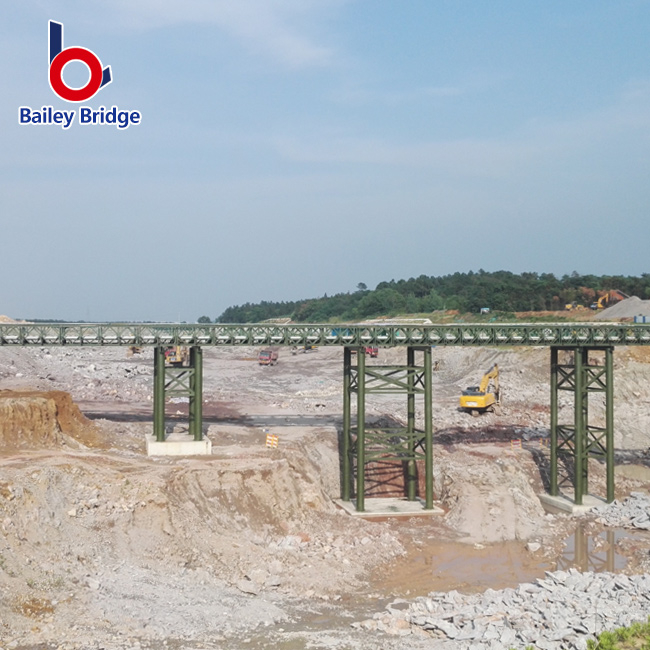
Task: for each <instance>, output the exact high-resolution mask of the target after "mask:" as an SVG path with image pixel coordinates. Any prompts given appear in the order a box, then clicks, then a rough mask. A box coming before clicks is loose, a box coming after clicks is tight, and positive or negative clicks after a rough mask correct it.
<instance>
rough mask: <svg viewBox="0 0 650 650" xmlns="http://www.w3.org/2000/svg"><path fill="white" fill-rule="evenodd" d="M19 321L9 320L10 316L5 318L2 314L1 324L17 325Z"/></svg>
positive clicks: (0, 317) (0, 315)
mask: <svg viewBox="0 0 650 650" xmlns="http://www.w3.org/2000/svg"><path fill="white" fill-rule="evenodd" d="M17 322H18V321H15V320H14V319H13V318H9V316H3V315H2V314H0V323H17Z"/></svg>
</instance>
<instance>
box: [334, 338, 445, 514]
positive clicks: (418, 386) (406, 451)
mask: <svg viewBox="0 0 650 650" xmlns="http://www.w3.org/2000/svg"><path fill="white" fill-rule="evenodd" d="M353 352H355V353H356V354H355V357H356V364H353V362H352V356H353ZM416 352H419V353H421V354H422V362H421V363H420V364H419V365H418V364H416ZM343 355H344V356H343V440H342V445H341V446H342V454H341V455H342V464H343V468H342V469H343V471H342V490H341V498H342V500H343V501H350V500H351V498H352V496H354V498H355V499H356V510H357V511H358V512H364V510H365V491H366V470H367V466H368V464H369V463H373V462H386V461H392V462H395V461H398V462H401V463H402V464H403V466H404V469H405V471H404V476H405V492H406V497H407V499H408V500H409V501H415V500H416V499H417V487H418V471H417V464H416V463H417V461H424V471H425V477H424V478H425V481H424V483H425V499H424V501H425V505H424V507H425V509H427V510H431V509H433V428H432V408H433V407H432V366H431V347H430V346H427V347H408V348H407V363H406V365H404V366H378V365H377V366H375V365H368V364H366V354H365V348H364V347H355V348H352V347H346V348H344V352H343ZM395 393H397V394H403V395H405V396H406V404H407V423H406V427H381V426H374V425H373V426H368V423H367V422H366V397H367V395H370V394H395ZM353 395H356V406H357V409H356V410H357V418H356V426H353V425H352V413H351V411H352V401H353ZM419 395H421V396H422V397H423V402H424V404H423V408H424V431H418V430H417V429H416V427H415V419H416V397H417V396H419ZM355 478H356V485H355ZM353 491H354V492H353Z"/></svg>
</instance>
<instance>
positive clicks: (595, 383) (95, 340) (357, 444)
mask: <svg viewBox="0 0 650 650" xmlns="http://www.w3.org/2000/svg"><path fill="white" fill-rule="evenodd" d="M175 345H181V346H187V347H189V349H190V356H189V366H188V367H170V366H166V365H165V354H164V352H165V348H167V347H168V346H175ZM310 345H315V346H325V347H328V346H338V347H342V348H343V432H342V445H341V446H342V472H343V477H342V479H343V480H342V485H343V487H342V495H341V497H342V499H343V500H344V501H350V500H351V499H354V500H355V503H356V509H357V510H358V511H363V510H364V492H365V473H366V467H367V466H368V464H369V463H372V462H374V461H396V462H401V463H403V465H404V467H405V483H406V488H405V491H406V497H407V499H409V500H411V501H414V500H416V498H417V494H416V492H417V483H418V479H417V476H418V467H417V463H418V461H420V464H421V465H422V464H423V465H424V474H425V477H424V478H425V480H424V484H425V495H424V499H423V500H424V507H425V509H432V508H433V399H432V358H431V348H432V347H435V346H466V347H470V346H474V347H490V348H500V347H514V346H528V347H540V346H543V347H548V348H549V349H550V355H551V372H550V407H551V422H550V429H551V440H550V494H551V496H558V495H559V494H560V488H566V487H567V486H570V487H572V488H573V501H574V503H575V504H576V505H580V504H582V503H583V497H585V496H586V495H587V493H588V479H589V476H588V460H589V458H590V457H597V458H600V459H602V460H604V462H605V465H606V477H607V478H606V498H607V501H608V502H610V501H612V500H613V499H614V384H613V382H614V376H613V351H614V348H615V347H616V346H630V345H650V325H646V324H636V323H634V324H633V323H599V324H594V323H539V324H537V323H529V324H497V323H490V324H471V323H467V324H454V325H416V324H399V323H395V324H393V323H391V324H374V325H363V324H358V325H340V326H333V325H274V324H254V325H227V324H198V325H187V324H177V323H169V324H167V323H155V324H148V323H144V324H143V323H56V324H49V323H48V324H43V323H40V324H39V323H36V324H32V323H18V324H0V346H5V347H11V346H14V347H20V346H26V347H35V346H87V347H90V346H150V347H153V348H154V400H153V428H154V435H155V437H156V440H157V441H160V442H163V441H165V435H166V434H165V402H166V398H167V397H171V396H186V397H188V398H189V432H190V435H191V436H193V438H194V440H201V439H202V436H203V416H202V404H203V353H202V349H203V347H220V346H226V347H232V346H265V347H267V346H291V347H293V346H296V347H302V346H310ZM368 346H384V347H403V348H405V349H406V363H405V364H403V365H392V366H382V365H374V364H372V365H370V364H368V365H367V364H366V355H365V354H364V351H365V348H366V347H368ZM560 391H568V392H569V393H571V394H572V396H573V418H572V420H571V421H569V422H565V423H561V422H559V415H558V413H559V409H558V395H559V392H560ZM373 393H378V394H381V393H393V394H395V393H397V394H400V393H401V394H403V395H404V396H405V397H406V404H407V422H406V426H404V427H401V428H398V429H395V428H390V429H386V428H378V427H375V426H372V427H368V426H367V424H366V419H365V404H366V396H367V395H369V394H373ZM594 393H602V394H604V396H605V426H594V425H593V424H590V423H589V396H590V395H591V394H594ZM355 395H356V423H355V424H353V421H352V400H353V396H355ZM416 398H419V399H420V400H421V408H422V409H423V420H424V430H418V429H416V426H415V420H416ZM560 461H562V463H560ZM567 468H568V471H567Z"/></svg>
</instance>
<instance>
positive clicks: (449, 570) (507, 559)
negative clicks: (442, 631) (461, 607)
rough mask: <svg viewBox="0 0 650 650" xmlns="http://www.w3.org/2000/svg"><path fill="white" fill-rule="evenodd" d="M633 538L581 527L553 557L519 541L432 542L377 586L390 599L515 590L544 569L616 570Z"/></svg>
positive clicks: (623, 563)
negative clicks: (622, 548) (625, 542)
mask: <svg viewBox="0 0 650 650" xmlns="http://www.w3.org/2000/svg"><path fill="white" fill-rule="evenodd" d="M632 535H633V533H630V531H625V530H622V529H612V530H606V531H600V532H595V533H594V532H587V530H586V528H585V527H584V526H582V525H579V526H578V527H577V528H576V530H575V532H574V533H573V534H571V535H570V536H569V537H567V538H566V540H565V541H564V545H563V548H562V550H561V552H560V553H559V554H557V555H553V556H551V557H549V556H548V555H546V556H545V555H544V549H540V550H539V551H536V552H534V553H532V552H531V551H529V550H528V548H527V547H526V544H525V543H524V542H520V541H508V542H503V543H501V544H490V545H481V544H475V545H471V544H463V543H460V542H457V541H436V540H429V541H427V542H425V543H422V544H420V545H417V544H413V545H412V546H411V548H410V549H409V551H408V554H407V556H406V557H404V558H401V559H399V560H397V561H396V562H395V563H394V564H393V565H391V566H390V567H388V568H384V569H383V571H382V572H381V574H377V575H376V576H375V578H374V580H373V581H372V585H373V588H374V589H376V590H377V591H379V592H380V593H382V594H385V595H394V596H400V597H407V598H414V597H416V596H425V595H426V594H428V593H429V592H431V591H450V590H452V589H456V590H457V591H460V592H463V593H476V592H480V591H484V590H485V589H488V588H491V589H504V588H506V587H516V586H517V585H518V584H520V583H522V582H533V581H534V580H535V579H536V578H541V577H543V576H544V572H545V571H555V570H557V569H564V570H566V569H569V568H571V567H574V568H576V569H578V570H579V571H593V572H601V571H609V572H616V571H620V570H622V569H624V568H625V566H626V564H627V559H626V557H625V556H624V555H622V554H620V553H619V552H618V550H617V544H618V542H619V541H620V540H622V539H624V538H626V537H630V536H632Z"/></svg>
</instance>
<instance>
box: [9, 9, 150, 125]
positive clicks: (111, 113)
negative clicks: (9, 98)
mask: <svg viewBox="0 0 650 650" xmlns="http://www.w3.org/2000/svg"><path fill="white" fill-rule="evenodd" d="M48 28H49V35H48V36H49V38H48V77H49V82H50V88H51V89H52V91H53V92H54V94H55V95H56V96H57V97H59V98H60V99H62V100H63V101H66V102H69V103H73V104H80V103H84V102H87V101H88V100H90V99H92V98H93V97H95V95H97V93H99V91H100V90H101V89H102V88H104V87H105V86H107V85H108V84H110V83H111V82H112V81H113V73H112V72H111V66H110V65H108V66H106V67H104V66H103V65H102V62H101V60H100V58H99V57H98V56H97V55H96V54H95V53H94V52H93V51H92V50H89V49H88V48H86V47H80V46H76V45H75V46H73V47H64V46H63V23H59V22H56V21H55V20H50V21H49V25H48ZM73 61H79V62H81V63H83V64H84V65H85V66H86V68H87V69H88V81H87V82H86V84H85V85H83V86H80V87H78V88H75V87H74V86H70V85H68V84H67V83H66V82H65V80H64V78H63V71H64V69H65V67H66V66H67V65H68V64H69V63H72V62H73ZM75 118H77V110H76V109H73V110H56V109H55V108H54V107H53V106H42V107H41V108H39V109H32V108H31V107H30V106H20V107H19V108H18V123H19V124H23V125H32V124H37V125H56V126H61V127H62V128H63V129H69V128H70V127H71V126H72V125H73V124H74V122H75ZM141 121H142V113H141V112H140V111H134V110H120V109H119V108H118V107H117V106H111V107H110V108H106V107H105V106H100V107H99V108H98V109H94V108H92V107H90V106H80V107H79V111H78V123H79V124H81V125H101V124H107V125H112V126H115V127H117V128H118V129H119V130H124V129H127V128H128V127H129V126H136V125H138V124H140V123H141Z"/></svg>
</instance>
